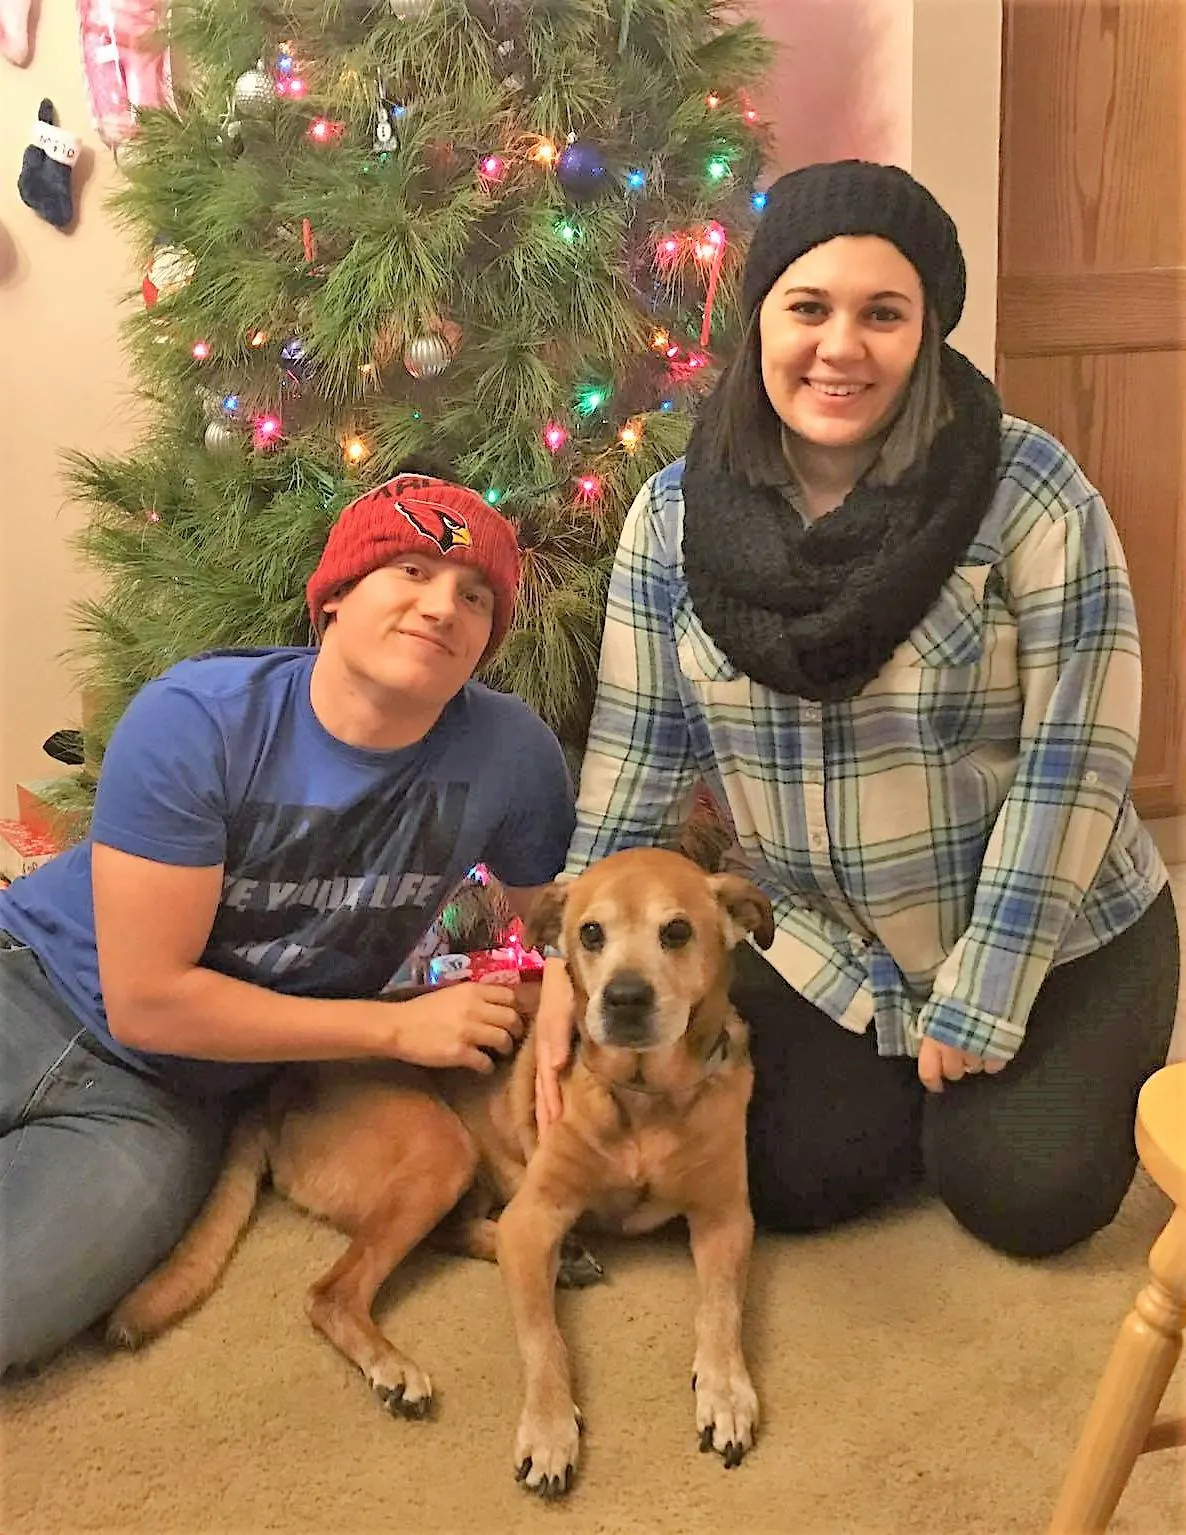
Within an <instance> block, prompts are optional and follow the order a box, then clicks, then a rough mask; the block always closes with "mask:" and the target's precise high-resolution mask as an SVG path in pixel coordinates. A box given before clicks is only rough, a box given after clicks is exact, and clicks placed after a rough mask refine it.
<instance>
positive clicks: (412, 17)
mask: <svg viewBox="0 0 1186 1535" xmlns="http://www.w3.org/2000/svg"><path fill="white" fill-rule="evenodd" d="M431 6H432V0H391V14H392V15H393V16H394V17H395V18H396V20H397V21H419V20H420V18H421V17H422V16H424V15H425V14H426V13H427V12H428V10H429V9H430V8H431Z"/></svg>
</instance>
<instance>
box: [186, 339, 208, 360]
mask: <svg viewBox="0 0 1186 1535" xmlns="http://www.w3.org/2000/svg"><path fill="white" fill-rule="evenodd" d="M189 351H190V356H191V357H192V358H193V360H194V361H195V362H205V361H206V359H207V357H209V356H210V343H209V342H208V341H195V342H194V344H193V346H191V347H190V349H189Z"/></svg>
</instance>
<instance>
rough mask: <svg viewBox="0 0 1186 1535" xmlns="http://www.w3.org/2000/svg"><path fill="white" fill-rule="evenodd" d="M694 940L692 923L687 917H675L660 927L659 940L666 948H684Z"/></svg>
mask: <svg viewBox="0 0 1186 1535" xmlns="http://www.w3.org/2000/svg"><path fill="white" fill-rule="evenodd" d="M691 941H692V924H691V923H690V922H689V921H688V919H687V918H686V917H674V918H672V920H671V921H670V922H665V923H664V924H663V926H662V927H661V928H660V929H659V942H660V943H661V944H662V945H663V947H664V948H665V949H682V948H683V947H684V945H685V944H686V943H690V942H691Z"/></svg>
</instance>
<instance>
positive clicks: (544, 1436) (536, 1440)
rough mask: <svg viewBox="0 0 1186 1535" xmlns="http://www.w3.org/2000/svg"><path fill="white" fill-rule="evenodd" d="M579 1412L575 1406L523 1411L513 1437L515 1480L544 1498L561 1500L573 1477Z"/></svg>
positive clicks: (579, 1428) (577, 1450)
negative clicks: (556, 1409) (552, 1409)
mask: <svg viewBox="0 0 1186 1535" xmlns="http://www.w3.org/2000/svg"><path fill="white" fill-rule="evenodd" d="M584 1426H585V1425H584V1420H583V1419H582V1417H581V1410H580V1408H579V1407H577V1406H576V1404H575V1403H573V1402H569V1403H568V1406H567V1407H562V1408H561V1409H559V1410H558V1411H552V1412H548V1411H543V1410H538V1409H534V1408H532V1407H531V1406H530V1404H529V1405H528V1406H526V1407H524V1409H523V1414H522V1416H521V1417H520V1419H519V1431H518V1433H517V1434H516V1435H515V1480H516V1481H517V1482H522V1483H523V1485H524V1487H526V1488H527V1490H528V1492H538V1493H539V1495H540V1496H541V1497H543V1498H560V1497H563V1496H564V1494H565V1493H566V1492H567V1491H568V1490H569V1488H570V1487H571V1486H572V1480H573V1477H574V1476H575V1475H576V1469H577V1457H578V1455H579V1453H580V1452H579V1444H580V1436H581V1430H582V1429H583V1428H584Z"/></svg>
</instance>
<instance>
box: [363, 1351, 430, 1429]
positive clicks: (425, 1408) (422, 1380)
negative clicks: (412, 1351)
mask: <svg viewBox="0 0 1186 1535" xmlns="http://www.w3.org/2000/svg"><path fill="white" fill-rule="evenodd" d="M365 1373H366V1377H367V1379H368V1380H369V1381H370V1383H371V1390H372V1391H373V1392H374V1393H375V1395H376V1396H377V1397H378V1398H379V1400H380V1401H381V1402H382V1403H383V1405H384V1407H386V1409H387V1411H388V1412H389V1413H391V1414H392V1415H393V1416H397V1417H400V1418H426V1417H427V1416H428V1413H429V1409H430V1408H431V1407H432V1382H431V1381H430V1380H429V1378H428V1376H427V1375H425V1373H424V1371H423V1370H421V1369H420V1368H419V1366H418V1365H416V1364H414V1363H413V1362H412V1360H410V1359H409V1358H407V1356H406V1355H404V1354H401V1353H400V1352H399V1351H398V1350H397V1349H392V1351H391V1353H390V1354H389V1355H387V1357H386V1358H384V1359H381V1360H380V1361H379V1363H378V1364H376V1365H375V1366H374V1367H373V1368H372V1369H370V1370H368V1371H366V1372H365Z"/></svg>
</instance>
